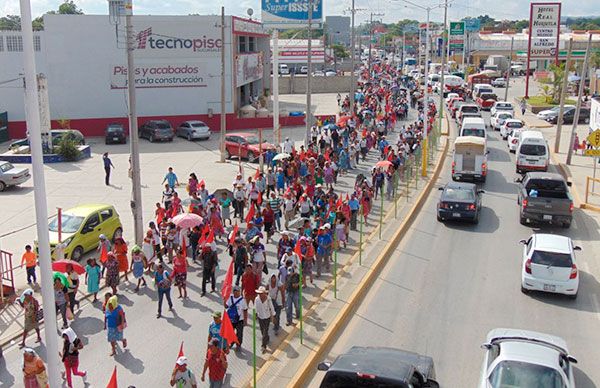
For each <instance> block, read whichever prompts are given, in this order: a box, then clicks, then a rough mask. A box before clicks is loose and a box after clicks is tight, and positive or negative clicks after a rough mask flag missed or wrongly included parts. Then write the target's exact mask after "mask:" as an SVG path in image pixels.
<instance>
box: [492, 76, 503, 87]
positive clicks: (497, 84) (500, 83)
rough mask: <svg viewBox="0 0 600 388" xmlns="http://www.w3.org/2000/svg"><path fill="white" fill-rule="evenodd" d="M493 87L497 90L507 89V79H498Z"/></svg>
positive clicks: (494, 81)
mask: <svg viewBox="0 0 600 388" xmlns="http://www.w3.org/2000/svg"><path fill="white" fill-rule="evenodd" d="M492 86H493V87H495V88H505V87H506V79H505V78H496V79H495V80H493V81H492Z"/></svg>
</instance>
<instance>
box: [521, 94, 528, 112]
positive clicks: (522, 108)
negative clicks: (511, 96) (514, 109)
mask: <svg viewBox="0 0 600 388" xmlns="http://www.w3.org/2000/svg"><path fill="white" fill-rule="evenodd" d="M520 105H521V116H525V112H526V111H527V102H526V101H525V99H524V98H522V99H521V104H520Z"/></svg>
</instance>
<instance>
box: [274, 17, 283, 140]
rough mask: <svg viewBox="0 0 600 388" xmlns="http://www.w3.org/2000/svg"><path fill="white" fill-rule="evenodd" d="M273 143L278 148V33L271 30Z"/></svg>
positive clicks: (279, 138) (279, 136)
mask: <svg viewBox="0 0 600 388" xmlns="http://www.w3.org/2000/svg"><path fill="white" fill-rule="evenodd" d="M273 143H274V144H275V145H276V146H277V147H279V145H280V144H281V133H280V128H279V31H277V29H276V28H275V29H273Z"/></svg>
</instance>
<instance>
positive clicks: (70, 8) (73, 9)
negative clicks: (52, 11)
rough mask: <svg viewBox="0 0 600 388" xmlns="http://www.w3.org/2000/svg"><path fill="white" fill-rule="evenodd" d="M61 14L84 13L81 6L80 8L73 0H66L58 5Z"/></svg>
mask: <svg viewBox="0 0 600 388" xmlns="http://www.w3.org/2000/svg"><path fill="white" fill-rule="evenodd" d="M58 13H59V14H60V15H83V11H82V10H81V8H78V7H77V5H76V4H75V2H74V1H73V0H66V1H65V2H64V3H62V4H61V5H59V6H58Z"/></svg>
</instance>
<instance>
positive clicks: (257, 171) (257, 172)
mask: <svg viewBox="0 0 600 388" xmlns="http://www.w3.org/2000/svg"><path fill="white" fill-rule="evenodd" d="M259 176H260V170H259V169H258V168H257V169H256V172H255V173H254V180H257V179H258V177H259Z"/></svg>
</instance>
